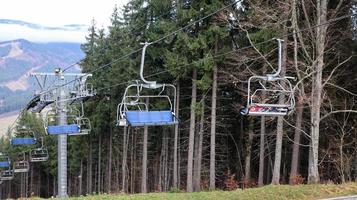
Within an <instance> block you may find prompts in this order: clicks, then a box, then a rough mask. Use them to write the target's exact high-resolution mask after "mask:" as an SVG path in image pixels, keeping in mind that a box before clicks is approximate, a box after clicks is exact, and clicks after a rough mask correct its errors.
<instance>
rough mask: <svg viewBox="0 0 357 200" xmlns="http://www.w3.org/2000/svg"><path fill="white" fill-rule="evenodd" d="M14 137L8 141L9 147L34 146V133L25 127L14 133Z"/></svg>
mask: <svg viewBox="0 0 357 200" xmlns="http://www.w3.org/2000/svg"><path fill="white" fill-rule="evenodd" d="M15 135H16V136H15V137H13V138H11V139H10V144H11V145H14V146H15V145H34V144H36V137H35V133H34V132H33V131H31V130H30V129H28V128H26V127H25V126H23V127H21V128H20V129H18V130H17V133H15Z"/></svg>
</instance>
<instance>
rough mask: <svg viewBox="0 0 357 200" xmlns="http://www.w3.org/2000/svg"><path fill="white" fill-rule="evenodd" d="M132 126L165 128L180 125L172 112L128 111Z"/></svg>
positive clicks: (127, 117) (127, 116)
mask: <svg viewBox="0 0 357 200" xmlns="http://www.w3.org/2000/svg"><path fill="white" fill-rule="evenodd" d="M125 118H126V120H127V121H128V124H129V125H130V126H165V125H175V124H178V121H177V119H176V118H175V116H174V115H173V114H172V112H171V111H126V112H125Z"/></svg>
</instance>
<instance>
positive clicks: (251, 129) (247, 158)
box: [244, 119, 254, 185]
mask: <svg viewBox="0 0 357 200" xmlns="http://www.w3.org/2000/svg"><path fill="white" fill-rule="evenodd" d="M253 134H254V121H253V119H250V120H249V130H248V142H247V154H246V156H245V168H244V172H245V174H244V185H247V184H249V183H250V178H251V177H250V160H251V152H252V143H253Z"/></svg>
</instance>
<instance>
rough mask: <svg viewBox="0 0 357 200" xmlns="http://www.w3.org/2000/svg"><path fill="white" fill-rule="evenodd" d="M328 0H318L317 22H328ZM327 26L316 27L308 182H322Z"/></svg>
mask: <svg viewBox="0 0 357 200" xmlns="http://www.w3.org/2000/svg"><path fill="white" fill-rule="evenodd" d="M326 16H327V0H321V1H317V24H318V25H320V24H324V23H326ZM326 30H327V26H320V27H317V28H316V61H315V62H314V65H313V67H314V68H313V70H314V71H316V75H315V76H313V81H312V92H311V142H310V145H311V147H310V153H309V169H308V173H309V176H308V183H318V182H320V175H319V169H318V159H319V133H320V117H321V116H320V109H321V101H322V98H321V94H322V69H323V66H324V51H325V39H326Z"/></svg>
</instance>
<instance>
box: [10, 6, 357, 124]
mask: <svg viewBox="0 0 357 200" xmlns="http://www.w3.org/2000/svg"><path fill="white" fill-rule="evenodd" d="M237 2H238V1H236V2H235V3H237ZM233 5H234V4H233ZM231 6H232V5H231ZM226 7H227V6H225V8H226ZM220 10H222V9H220ZM215 13H216V12H215ZM352 16H356V14H348V15H343V16H340V17H337V18H334V19H331V20H328V21H326V22H325V23H322V24H318V25H315V26H311V27H308V28H304V29H300V30H298V31H294V32H292V33H287V34H284V35H281V36H280V37H279V38H283V37H288V36H292V35H294V34H298V33H301V32H305V31H308V30H311V29H315V28H318V27H321V26H326V25H329V24H332V23H335V22H338V21H340V20H342V19H346V18H348V17H352ZM186 27H187V26H186ZM175 32H176V31H175ZM165 37H166V36H165ZM167 37H168V36H167ZM275 39H276V38H271V39H269V40H266V41H263V42H260V43H257V44H255V45H262V44H266V43H268V42H271V41H274V40H275ZM156 41H159V40H156ZM160 41H161V40H160ZM252 47H253V45H249V46H245V47H242V48H239V49H235V50H232V51H229V52H226V53H223V54H220V55H217V56H214V57H213V58H218V57H222V56H224V55H228V54H230V53H233V52H239V51H243V50H246V49H249V48H252ZM141 50H142V48H140V49H137V50H135V51H133V52H131V53H129V54H126V55H124V56H122V57H120V58H118V59H116V60H114V61H112V62H110V63H108V64H105V65H103V66H101V67H99V68H97V69H95V70H93V71H92V72H95V71H98V70H99V69H103V68H104V67H106V66H109V65H110V64H113V63H115V62H117V61H119V60H120V59H123V58H125V57H128V56H130V55H132V54H134V53H137V52H139V51H141ZM197 62H199V61H194V62H192V63H189V64H186V65H182V66H179V68H182V67H185V66H188V65H192V64H194V63H197ZM169 71H172V70H163V71H161V72H157V73H154V74H151V75H147V76H145V78H149V77H153V76H156V75H159V74H162V73H165V72H169ZM75 80H76V79H74V80H72V81H70V82H68V83H65V84H62V85H59V86H57V87H55V88H52V89H51V90H48V91H46V93H48V92H50V91H53V90H55V89H57V88H59V87H64V86H66V85H68V84H70V83H71V82H74V81H75ZM127 83H129V81H125V82H121V83H118V84H115V85H112V86H109V87H104V88H99V89H97V90H98V91H101V90H104V89H109V88H113V87H117V86H120V85H124V84H127ZM25 110H26V107H25V108H23V109H21V110H20V114H21V113H22V112H24V111H25ZM20 114H19V115H18V116H17V118H16V119H15V121H14V123H13V124H12V125H11V126H10V129H9V130H11V129H12V128H13V127H14V125H15V123H16V121H17V120H18V119H19V117H20Z"/></svg>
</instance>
